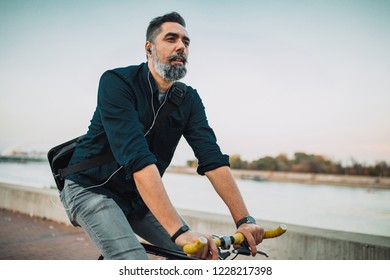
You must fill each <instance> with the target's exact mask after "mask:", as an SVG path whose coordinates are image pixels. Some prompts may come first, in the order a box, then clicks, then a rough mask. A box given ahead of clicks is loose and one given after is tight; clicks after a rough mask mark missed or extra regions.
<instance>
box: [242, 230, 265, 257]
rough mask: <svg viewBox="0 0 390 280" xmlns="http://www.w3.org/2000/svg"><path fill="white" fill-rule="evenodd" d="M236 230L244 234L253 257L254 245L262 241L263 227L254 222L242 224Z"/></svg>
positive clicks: (255, 250)
mask: <svg viewBox="0 0 390 280" xmlns="http://www.w3.org/2000/svg"><path fill="white" fill-rule="evenodd" d="M237 232H241V233H242V234H243V235H244V237H245V240H246V242H247V243H248V246H249V247H250V249H251V252H252V256H253V257H254V256H255V255H256V253H257V248H256V245H257V244H259V243H261V241H263V237H264V228H263V227H262V226H259V225H256V224H242V225H241V226H240V227H239V228H238V229H237Z"/></svg>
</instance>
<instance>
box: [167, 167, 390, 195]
mask: <svg viewBox="0 0 390 280" xmlns="http://www.w3.org/2000/svg"><path fill="white" fill-rule="evenodd" d="M167 172H171V173H178V174H189V175H196V174H197V173H196V170H195V169H194V168H190V167H187V166H172V167H169V168H168V170H167ZM232 173H233V176H234V177H235V178H237V179H243V180H254V181H274V182H293V183H304V184H318V185H320V184H322V185H333V186H346V187H360V188H367V189H386V190H389V189H390V178H387V177H386V178H384V177H380V178H379V177H368V176H351V175H333V174H315V173H296V172H279V171H260V170H237V169H232Z"/></svg>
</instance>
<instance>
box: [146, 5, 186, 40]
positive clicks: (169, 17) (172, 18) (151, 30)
mask: <svg viewBox="0 0 390 280" xmlns="http://www.w3.org/2000/svg"><path fill="white" fill-rule="evenodd" d="M165 22H176V23H178V24H180V25H181V26H183V27H186V23H185V21H184V18H182V16H181V15H179V13H177V12H171V13H169V14H165V15H163V16H159V17H156V18H154V19H152V21H151V22H150V23H149V26H148V29H147V30H146V41H149V42H151V43H153V41H154V40H155V39H156V37H157V35H158V34H159V33H160V32H161V25H162V24H163V23H165Z"/></svg>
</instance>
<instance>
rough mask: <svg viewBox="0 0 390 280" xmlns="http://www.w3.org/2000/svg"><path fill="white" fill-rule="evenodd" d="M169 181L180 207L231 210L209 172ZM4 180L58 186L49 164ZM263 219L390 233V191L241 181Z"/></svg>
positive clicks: (1, 166) (21, 169) (20, 167)
mask: <svg viewBox="0 0 390 280" xmlns="http://www.w3.org/2000/svg"><path fill="white" fill-rule="evenodd" d="M163 180H164V183H165V186H166V188H167V191H168V193H169V195H170V198H171V200H172V202H173V204H174V205H175V206H176V207H178V208H183V209H189V210H198V211H203V212H210V213H218V214H228V213H229V211H228V209H227V208H226V206H225V205H224V204H223V202H222V201H221V199H220V198H219V197H218V196H217V194H216V193H215V191H214V190H213V187H212V186H211V184H210V183H209V182H208V180H207V179H206V178H205V177H202V176H194V175H186V174H175V173H167V174H165V175H164V179H163ZM0 181H2V182H8V183H15V184H22V185H28V186H31V187H36V188H49V187H50V186H54V180H53V179H52V176H51V172H50V168H49V165H48V164H47V163H45V162H41V163H24V164H20V163H0ZM237 182H238V185H239V187H240V190H241V192H242V195H243V197H244V199H245V201H246V203H247V206H248V208H249V210H250V213H251V214H252V215H253V216H254V217H256V218H257V219H263V220H268V221H275V222H283V223H285V224H287V225H288V224H295V225H303V226H311V227H318V228H325V229H332V230H342V231H350V232H358V233H365V234H372V235H382V236H389V237H390V190H382V189H371V188H355V187H348V186H345V187H342V186H328V185H310V184H300V183H285V182H283V183H278V182H268V181H251V180H237Z"/></svg>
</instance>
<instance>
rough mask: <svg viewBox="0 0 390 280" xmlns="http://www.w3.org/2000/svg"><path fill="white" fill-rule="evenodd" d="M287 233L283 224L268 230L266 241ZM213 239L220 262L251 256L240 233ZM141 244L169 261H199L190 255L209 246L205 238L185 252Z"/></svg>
mask: <svg viewBox="0 0 390 280" xmlns="http://www.w3.org/2000/svg"><path fill="white" fill-rule="evenodd" d="M286 231H287V226H286V225H284V224H281V225H279V226H278V227H277V228H276V229H273V230H266V231H265V234H264V239H270V238H275V237H279V236H281V235H282V234H284V233H285V232H286ZM212 237H213V241H214V242H215V244H216V245H217V247H218V254H219V259H220V260H227V259H228V258H229V257H230V256H231V255H232V254H235V256H234V257H232V258H231V259H230V260H234V259H235V258H236V257H237V256H239V255H244V256H249V255H251V251H250V249H249V247H248V245H247V244H246V242H245V238H244V235H243V234H242V233H240V232H238V233H236V234H234V235H225V236H218V235H215V234H214V235H213V236H212ZM141 244H142V246H143V247H144V248H145V250H146V253H148V254H150V255H154V256H157V257H162V258H165V259H167V260H199V259H198V258H194V257H191V256H189V255H188V254H194V253H196V252H198V251H199V250H201V249H202V248H203V246H205V245H206V244H207V239H206V238H205V237H200V238H199V239H198V240H197V241H196V242H194V243H192V244H186V245H184V247H183V252H182V251H175V250H170V249H166V248H162V247H159V246H155V245H151V244H147V243H143V242H141ZM233 245H241V248H240V249H231V247H232V246H233ZM257 253H258V254H260V255H263V256H265V257H267V258H268V257H269V256H268V254H267V253H265V252H262V251H257Z"/></svg>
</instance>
